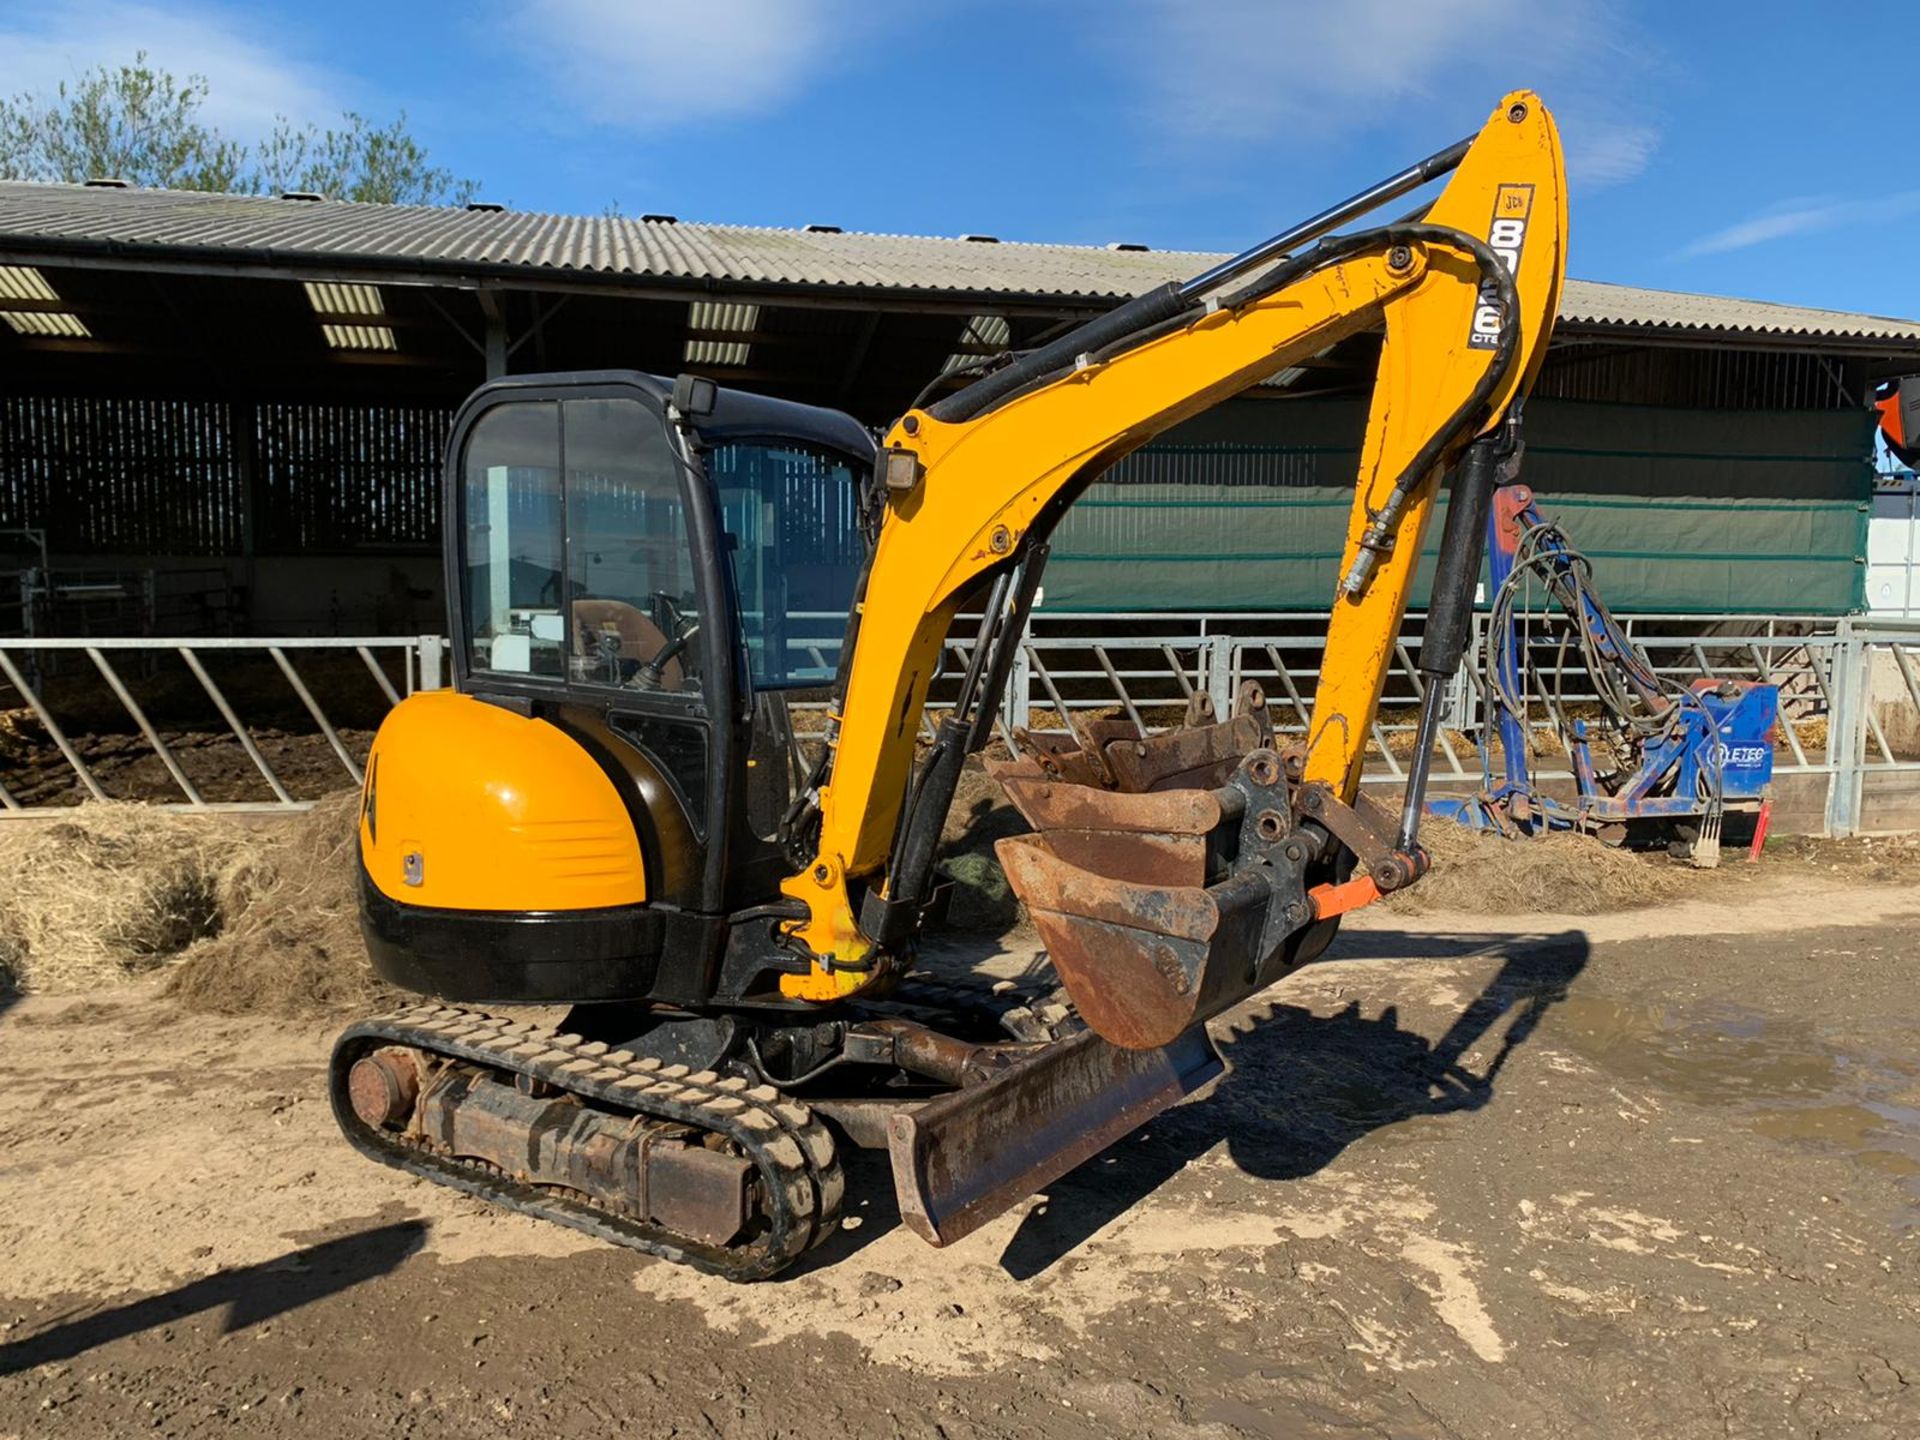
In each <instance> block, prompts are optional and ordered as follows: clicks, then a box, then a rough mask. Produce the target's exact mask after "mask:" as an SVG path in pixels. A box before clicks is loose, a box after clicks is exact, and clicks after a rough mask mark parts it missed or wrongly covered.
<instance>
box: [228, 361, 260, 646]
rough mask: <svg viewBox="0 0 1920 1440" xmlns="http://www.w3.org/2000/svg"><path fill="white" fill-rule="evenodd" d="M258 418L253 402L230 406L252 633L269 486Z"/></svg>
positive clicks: (230, 441)
mask: <svg viewBox="0 0 1920 1440" xmlns="http://www.w3.org/2000/svg"><path fill="white" fill-rule="evenodd" d="M256 421H257V416H256V413H255V410H254V404H253V401H252V399H251V398H242V399H236V400H230V401H228V402H227V443H228V445H229V446H230V447H231V449H232V451H233V468H234V471H235V478H236V479H237V480H238V481H239V489H240V583H241V584H242V585H244V586H245V587H246V590H247V629H248V630H252V629H253V624H254V614H255V608H256V606H257V605H258V603H259V602H258V595H259V578H260V577H259V555H260V517H261V512H262V511H264V510H265V509H266V498H267V497H266V485H265V481H264V477H263V476H262V475H261V473H260V447H259V445H258V443H257V437H256V434H255V429H254V427H255V424H256Z"/></svg>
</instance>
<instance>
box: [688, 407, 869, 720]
mask: <svg viewBox="0 0 1920 1440" xmlns="http://www.w3.org/2000/svg"><path fill="white" fill-rule="evenodd" d="M706 465H707V474H708V475H709V476H711V477H712V480H713V486H714V490H715V493H716V495H717V497H718V500H719V506H720V523H721V525H722V526H723V527H724V529H725V531H726V534H727V538H728V542H729V543H728V553H729V557H730V559H731V562H732V568H733V582H734V589H735V592H736V593H737V595H738V597H739V607H740V628H741V632H742V634H741V638H742V639H743V640H744V641H745V643H746V650H747V669H748V673H749V675H750V676H751V678H752V681H753V685H754V688H755V689H758V690H778V689H787V688H791V687H795V686H809V685H824V684H826V683H827V682H829V681H831V680H832V679H833V674H834V669H835V667H836V666H837V665H838V664H839V660H840V650H839V647H840V636H841V634H842V632H843V631H844V630H845V628H846V623H847V607H848V605H849V604H850V603H852V600H853V591H854V587H855V585H856V584H857V583H858V581H859V576H860V566H861V563H862V561H863V560H864V558H865V554H866V551H865V542H864V541H863V539H862V537H861V533H860V522H859V510H858V505H857V503H856V502H857V500H858V491H857V489H856V486H855V475H854V471H853V467H852V465H851V464H850V463H849V462H848V461H847V460H846V458H845V457H843V456H839V455H835V454H832V453H831V452H829V451H825V450H816V449H814V448H812V447H811V446H807V445H802V444H799V443H797V442H774V441H765V442H762V441H740V442H735V443H732V444H727V445H720V446H716V447H715V448H714V449H713V450H712V451H711V452H709V454H708V455H707V457H706Z"/></svg>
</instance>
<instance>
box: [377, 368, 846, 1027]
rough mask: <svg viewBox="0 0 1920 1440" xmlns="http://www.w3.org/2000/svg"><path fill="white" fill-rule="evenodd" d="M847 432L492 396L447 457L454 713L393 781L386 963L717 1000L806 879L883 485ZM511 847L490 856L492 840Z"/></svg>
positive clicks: (637, 405)
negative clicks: (740, 919)
mask: <svg viewBox="0 0 1920 1440" xmlns="http://www.w3.org/2000/svg"><path fill="white" fill-rule="evenodd" d="M873 454H874V446H873V440H872V438H871V437H870V436H869V435H868V433H867V432H866V431H865V430H864V429H863V428H861V426H859V425H858V424H857V423H856V422H854V421H853V420H851V419H849V418H848V417H847V416H845V415H843V414H840V413H838V412H835V411H828V410H818V409H813V408H810V407H807V406H803V405H796V404H791V403H788V402H785V401H781V400H774V399H769V398H766V397H763V396H756V395H748V394H743V393H740V392H737V391H730V390H721V389H718V388H717V387H715V386H713V385H711V384H710V383H702V384H691V383H690V384H688V385H687V386H685V387H684V388H683V393H682V394H681V395H680V397H679V403H676V400H675V393H674V388H673V386H672V384H671V383H670V382H667V381H664V380H661V379H659V378H657V377H655V376H651V375H643V374H638V373H632V372H607V373H595V374H576V375H560V376H524V377H515V378H514V379H512V380H505V381H499V382H496V383H493V384H490V385H488V386H486V387H485V388H483V389H481V390H480V391H478V392H477V393H476V394H475V395H474V396H473V397H472V398H471V399H470V400H469V401H468V403H467V404H466V406H465V407H464V408H463V409H462V410H461V412H460V414H459V416H458V418H457V419H456V421H455V425H454V430H453V436H452V441H451V444H450V446H449V451H448V464H447V474H446V495H445V501H446V507H447V508H446V513H447V515H448V517H449V525H448V538H449V542H450V543H449V544H448V546H447V554H446V564H447V575H446V582H447V595H448V597H449V612H450V620H451V627H452V636H453V673H454V689H453V692H451V693H447V692H439V693H434V694H428V695H421V696H417V697H414V698H413V699H411V700H409V702H408V703H407V704H406V705H404V706H402V707H401V710H400V712H399V713H398V714H396V716H395V717H394V720H393V721H392V722H391V723H390V724H389V725H388V726H387V727H386V729H384V730H383V731H382V732H381V735H380V736H379V738H378V741H377V742H376V744H375V747H374V751H373V754H372V756H371V757H370V759H369V768H370V776H371V778H370V779H369V781H368V784H367V790H366V798H365V802H364V817H363V818H364V821H365V828H364V833H363V846H362V849H363V861H364V865H365V870H366V886H365V889H366V898H367V917H368V924H367V929H368V934H369V937H370V939H371V941H372V954H373V960H374V964H375V967H376V968H377V969H378V970H379V971H380V973H381V974H383V975H385V976H386V977H387V978H389V979H391V980H393V981H394V982H396V983H398V984H402V985H407V986H409V987H412V988H415V989H423V990H427V991H429V992H430V993H433V994H436V995H440V996H442V997H445V998H449V999H457V1000H463V1001H488V1002H496V1003H500V1002H514V1001H570V1002H572V1001H577V1002H586V1001H610V1000H620V1001H626V1000H646V999H663V1000H676V1001H680V1002H691V1001H704V1000H706V999H708V998H709V997H710V996H711V995H712V993H713V990H714V985H715V982H716V978H717V977H716V968H717V965H718V962H719V957H720V953H721V951H722V949H723V948H724V944H725V935H726V924H725V919H724V917H725V916H726V914H727V912H728V911H729V910H730V909H734V908H737V907H739V906H741V905H744V904H750V903H752V902H753V900H756V899H764V898H765V897H766V896H767V895H768V894H770V893H771V892H772V891H773V890H774V888H775V886H776V885H777V882H778V878H779V876H780V875H781V874H784V873H785V870H786V868H788V867H787V865H786V862H785V860H784V858H783V854H782V851H781V848H780V846H779V845H778V844H777V843H776V842H777V839H778V834H779V830H780V826H781V822H782V820H783V818H784V817H785V815H786V813H787V811H788V809H789V808H790V806H791V804H792V800H793V792H794V787H795V782H796V779H797V778H798V774H797V756H798V754H799V753H800V752H799V750H798V748H797V747H796V745H795V743H794V729H793V713H794V706H795V705H796V704H797V703H798V702H800V701H803V700H805V699H807V698H823V697H824V695H825V693H826V690H827V687H828V686H829V685H830V683H831V682H832V680H833V676H834V666H835V664H836V663H837V660H838V654H837V650H838V636H839V634H840V632H841V631H842V630H843V629H844V626H845V623H846V614H847V609H848V606H849V604H850V602H851V600H852V597H853V592H854V587H855V585H856V584H857V582H858V578H859V574H860V569H861V566H862V564H863V562H864V559H865V554H866V542H865V539H864V536H863V534H862V532H861V529H860V525H859V520H858V516H859V513H860V510H859V505H860V499H861V496H862V494H863V493H864V489H865V486H866V485H867V483H868V479H869V477H870V475H871V472H872V468H873ZM476 836H478V837H483V844H484V849H482V848H480V847H479V846H475V845H474V844H473V843H472V841H473V837H476Z"/></svg>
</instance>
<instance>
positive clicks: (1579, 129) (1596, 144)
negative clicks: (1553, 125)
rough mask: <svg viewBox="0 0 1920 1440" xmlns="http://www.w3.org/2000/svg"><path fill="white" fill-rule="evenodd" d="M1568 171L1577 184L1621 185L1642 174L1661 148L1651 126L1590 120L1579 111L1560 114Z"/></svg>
mask: <svg viewBox="0 0 1920 1440" xmlns="http://www.w3.org/2000/svg"><path fill="white" fill-rule="evenodd" d="M1560 121H1561V124H1560V140H1561V144H1562V145H1563V146H1564V147H1565V149H1566V154H1567V174H1568V175H1569V176H1570V177H1571V178H1572V180H1573V182H1574V183H1575V184H1576V185H1579V184H1585V185H1588V186H1592V187H1595V188H1597V187H1599V186H1602V185H1619V184H1622V183H1623V182H1625V181H1628V180H1632V179H1634V178H1636V177H1637V176H1638V175H1640V174H1641V173H1642V172H1643V171H1644V170H1645V169H1646V168H1647V164H1648V162H1649V161H1651V160H1652V159H1653V152H1654V151H1655V150H1657V149H1659V147H1660V132H1659V131H1658V130H1656V129H1655V128H1654V127H1653V126H1651V125H1636V124H1631V123H1625V124H1609V123H1607V122H1606V121H1589V120H1588V119H1587V118H1586V117H1585V116H1584V115H1583V114H1582V113H1581V112H1580V111H1578V110H1575V111H1573V112H1572V113H1571V114H1566V113H1562V114H1561V115H1560Z"/></svg>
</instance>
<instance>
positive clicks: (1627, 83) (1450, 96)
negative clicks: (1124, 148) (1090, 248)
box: [1101, 0, 1659, 188]
mask: <svg viewBox="0 0 1920 1440" xmlns="http://www.w3.org/2000/svg"><path fill="white" fill-rule="evenodd" d="M1101 13H1102V14H1103V15H1109V14H1112V12H1111V11H1110V10H1107V11H1102V12H1101ZM1121 14H1122V16H1124V17H1125V18H1122V19H1120V20H1119V22H1118V23H1117V24H1116V25H1115V26H1114V28H1113V29H1112V30H1111V31H1110V32H1109V35H1110V38H1109V40H1108V42H1107V43H1108V46H1109V49H1110V51H1111V52H1112V53H1113V54H1114V55H1115V57H1116V59H1117V60H1118V62H1119V64H1120V65H1121V67H1122V68H1124V69H1127V70H1130V71H1131V72H1133V74H1134V76H1135V81H1136V83H1137V84H1139V85H1140V86H1141V87H1142V89H1143V90H1144V92H1145V94H1146V97H1147V111H1148V119H1149V121H1150V123H1152V124H1153V125H1154V126H1156V127H1157V128H1158V129H1160V130H1161V131H1162V132H1163V133H1165V134H1167V135H1168V136H1169V137H1171V138H1172V139H1174V140H1176V141H1179V142H1185V143H1186V144H1187V145H1189V146H1195V145H1203V144H1204V145H1222V144H1224V145H1228V146H1237V145H1245V144H1252V143H1260V142H1285V141H1286V140H1287V139H1288V138H1289V137H1290V136H1291V137H1294V138H1299V137H1301V136H1303V135H1304V136H1305V137H1308V138H1312V139H1319V138H1321V137H1325V136H1329V135H1337V134H1342V133H1347V134H1350V133H1352V132H1354V131H1356V130H1359V129H1366V128H1374V127H1377V126H1379V125H1381V124H1384V123H1389V122H1392V121H1395V120H1397V119H1399V118H1400V116H1401V112H1404V110H1405V109H1406V108H1408V107H1409V106H1415V107H1418V108H1420V109H1423V110H1430V109H1433V108H1435V107H1436V106H1437V105H1444V106H1445V107H1446V108H1447V110H1448V111H1449V112H1450V113H1451V112H1454V111H1457V110H1458V109H1459V100H1460V98H1461V97H1463V96H1465V97H1475V98H1476V99H1477V97H1479V96H1481V95H1483V94H1484V95H1485V96H1486V97H1487V99H1488V100H1489V101H1491V100H1492V99H1496V98H1498V96H1499V95H1500V93H1501V92H1502V91H1503V90H1506V89H1510V88H1515V87H1519V86H1527V87H1531V88H1535V89H1538V90H1540V91H1541V92H1542V94H1543V95H1545V97H1546V99H1547V102H1548V103H1549V104H1550V105H1552V106H1553V108H1554V111H1555V113H1556V114H1557V115H1558V116H1559V118H1560V121H1561V125H1562V130H1563V135H1564V136H1565V137H1566V140H1567V144H1568V152H1569V155H1568V165H1569V169H1570V170H1571V171H1572V172H1573V174H1574V176H1575V178H1576V179H1577V180H1580V181H1583V182H1584V183H1585V184H1586V185H1587V186H1588V187H1589V188H1591V187H1595V186H1599V185H1605V184H1617V183H1619V182H1621V181H1623V180H1629V179H1632V178H1633V177H1634V176H1636V175H1638V174H1639V173H1640V172H1641V171H1642V170H1643V169H1645V167H1646V164H1647V162H1648V160H1649V158H1650V157H1651V156H1652V154H1653V152H1654V150H1655V148H1656V147H1657V145H1658V144H1659V131H1658V129H1657V127H1656V126H1655V124H1654V123H1653V121H1652V119H1651V118H1650V117H1649V116H1647V115H1644V114H1641V113H1637V111H1638V108H1639V107H1637V106H1636V105H1635V104H1634V102H1633V100H1632V99H1631V96H1632V93H1633V91H1634V90H1635V88H1636V82H1637V81H1638V80H1639V79H1640V77H1641V76H1643V75H1644V74H1645V73H1646V71H1647V70H1648V69H1649V68H1651V67H1653V66H1655V65H1657V63H1658V61H1657V59H1656V58H1655V57H1654V55H1653V53H1652V52H1651V51H1650V50H1649V49H1648V47H1647V46H1646V45H1644V44H1643V43H1642V42H1641V41H1640V40H1639V39H1638V37H1636V36H1635V35H1634V34H1633V33H1632V32H1631V31H1630V30H1629V29H1628V28H1627V26H1626V24H1625V23H1624V22H1623V21H1622V20H1621V19H1620V17H1619V16H1618V15H1617V14H1616V13H1615V11H1614V9H1613V7H1612V5H1611V4H1610V3H1608V0H1555V3H1552V4H1543V3H1540V0H1451V3H1448V4H1437V3H1433V0H1345V3H1331V0H1215V3H1211V4H1205V5H1202V4H1196V3H1194V0H1145V3H1143V4H1142V5H1140V6H1139V7H1138V8H1137V9H1135V10H1132V11H1131V12H1121ZM1474 108H1476V109H1477V108H1478V107H1477V105H1476V106H1475V107H1474Z"/></svg>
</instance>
